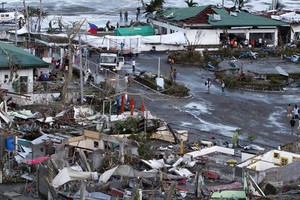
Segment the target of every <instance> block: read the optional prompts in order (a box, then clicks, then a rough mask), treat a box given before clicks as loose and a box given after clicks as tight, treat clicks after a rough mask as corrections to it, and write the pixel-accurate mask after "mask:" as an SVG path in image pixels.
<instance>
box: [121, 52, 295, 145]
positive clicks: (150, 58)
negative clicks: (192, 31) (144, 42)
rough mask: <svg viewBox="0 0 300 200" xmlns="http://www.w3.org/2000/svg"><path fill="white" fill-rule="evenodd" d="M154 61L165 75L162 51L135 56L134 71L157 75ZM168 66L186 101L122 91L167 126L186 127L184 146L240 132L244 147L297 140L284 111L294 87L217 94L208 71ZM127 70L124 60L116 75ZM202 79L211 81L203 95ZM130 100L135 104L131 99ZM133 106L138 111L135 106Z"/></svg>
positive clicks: (138, 90) (136, 89)
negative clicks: (133, 95) (187, 142)
mask: <svg viewBox="0 0 300 200" xmlns="http://www.w3.org/2000/svg"><path fill="white" fill-rule="evenodd" d="M159 57H160V60H161V63H160V67H161V74H162V75H164V76H166V77H168V74H169V71H170V67H169V65H168V64H167V62H166V60H167V53H144V54H140V55H139V56H138V57H137V58H136V73H139V71H149V72H155V73H157V68H158V67H157V66H158V58H159ZM245 62H246V61H245ZM258 62H261V61H259V60H258ZM253 65H255V62H253ZM256 67H257V66H256ZM174 68H176V70H177V72H178V75H177V80H178V82H180V83H182V84H185V85H186V86H187V87H188V88H190V90H191V91H190V94H191V97H190V98H174V97H168V96H164V95H159V94H157V93H155V92H153V91H152V90H149V89H146V88H144V87H142V86H140V85H139V84H136V83H133V84H132V85H131V86H130V87H129V88H128V92H131V93H139V94H141V95H142V96H143V101H144V102H145V103H146V107H147V108H148V109H149V110H150V111H151V112H152V113H153V114H154V115H156V116H157V117H160V118H162V119H164V120H165V121H167V122H168V123H170V124H171V125H172V127H174V128H177V129H188V130H189V131H190V133H191V134H190V138H189V140H190V142H192V141H194V140H196V141H197V140H199V139H211V138H220V140H223V141H224V140H226V141H228V142H230V141H231V137H232V135H233V134H234V131H235V130H237V129H242V134H241V135H240V136H239V139H240V140H241V141H243V142H244V143H246V144H248V143H255V144H259V145H261V146H265V147H267V148H268V147H269V148H276V147H278V146H279V145H283V144H285V143H287V142H290V141H293V140H295V139H296V138H297V137H296V136H295V135H291V129H290V126H289V119H288V118H287V117H286V110H285V109H286V106H287V104H288V103H291V104H299V103H300V98H299V96H298V95H297V94H298V92H299V90H298V89H291V88H288V89H287V91H283V92H251V91H241V90H228V89H226V91H225V93H224V94H223V93H222V91H221V86H220V84H219V83H217V82H216V81H214V74H213V73H212V72H209V71H206V70H203V69H200V68H198V67H195V66H182V65H178V64H175V67H174ZM273 68H274V66H272V68H271V67H270V71H271V70H273ZM131 69H132V68H131V65H130V61H129V62H127V64H126V66H125V67H124V68H123V72H120V73H131V76H132V71H131ZM265 70H267V69H265ZM208 77H210V78H211V79H212V80H213V84H212V86H211V89H210V91H209V92H208V91H207V88H206V86H205V84H204V82H205V80H206V79H207V78H208ZM148 98H149V99H152V100H149V99H148ZM136 100H138V101H141V99H139V98H137V97H136ZM136 107H139V105H138V103H137V104H136ZM248 135H256V136H257V139H255V140H254V141H250V140H249V139H248Z"/></svg>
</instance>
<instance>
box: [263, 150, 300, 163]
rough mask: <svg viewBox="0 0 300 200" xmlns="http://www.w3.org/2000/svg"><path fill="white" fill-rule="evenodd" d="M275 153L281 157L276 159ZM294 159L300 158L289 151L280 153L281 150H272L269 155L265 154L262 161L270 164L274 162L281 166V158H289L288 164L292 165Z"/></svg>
mask: <svg viewBox="0 0 300 200" xmlns="http://www.w3.org/2000/svg"><path fill="white" fill-rule="evenodd" d="M274 153H279V154H280V157H279V158H278V159H276V158H274ZM293 156H294V157H297V158H300V155H299V154H295V153H290V152H287V151H279V150H271V151H269V152H267V153H265V154H264V155H263V156H262V160H265V161H268V162H272V163H276V164H280V163H281V159H280V158H281V157H284V158H288V164H290V163H292V159H293Z"/></svg>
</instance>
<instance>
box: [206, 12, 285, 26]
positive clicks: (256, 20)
mask: <svg viewBox="0 0 300 200" xmlns="http://www.w3.org/2000/svg"><path fill="white" fill-rule="evenodd" d="M212 9H213V11H215V12H216V13H217V14H218V15H220V17H221V20H213V17H211V16H210V17H209V20H208V22H209V23H210V24H211V25H212V26H231V27H238V26H281V25H286V23H284V22H281V21H277V20H273V19H269V18H266V17H262V16H258V15H253V14H250V13H247V12H245V11H240V12H235V14H236V16H234V15H231V14H230V12H228V11H227V10H226V9H225V8H212Z"/></svg>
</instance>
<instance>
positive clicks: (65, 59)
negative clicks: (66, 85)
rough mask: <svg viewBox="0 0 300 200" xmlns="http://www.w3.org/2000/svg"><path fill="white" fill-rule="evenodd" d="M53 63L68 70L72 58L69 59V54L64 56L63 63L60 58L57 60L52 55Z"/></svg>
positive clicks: (55, 66) (56, 66)
mask: <svg viewBox="0 0 300 200" xmlns="http://www.w3.org/2000/svg"><path fill="white" fill-rule="evenodd" d="M51 64H52V66H53V68H55V69H59V70H64V71H65V70H68V67H69V64H70V60H69V58H68V56H65V57H64V58H63V63H61V60H60V59H57V60H55V58H54V57H52V59H51Z"/></svg>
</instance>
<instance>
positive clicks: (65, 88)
mask: <svg viewBox="0 0 300 200" xmlns="http://www.w3.org/2000/svg"><path fill="white" fill-rule="evenodd" d="M68 42H69V45H68V59H69V66H68V75H67V77H66V79H65V82H64V85H63V88H62V91H61V101H62V103H63V104H65V103H66V94H67V92H68V86H69V85H70V83H71V80H72V76H73V61H72V59H70V58H73V52H72V39H71V37H70V36H69V35H68Z"/></svg>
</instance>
